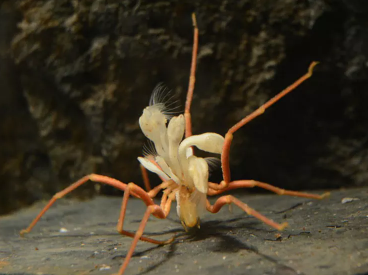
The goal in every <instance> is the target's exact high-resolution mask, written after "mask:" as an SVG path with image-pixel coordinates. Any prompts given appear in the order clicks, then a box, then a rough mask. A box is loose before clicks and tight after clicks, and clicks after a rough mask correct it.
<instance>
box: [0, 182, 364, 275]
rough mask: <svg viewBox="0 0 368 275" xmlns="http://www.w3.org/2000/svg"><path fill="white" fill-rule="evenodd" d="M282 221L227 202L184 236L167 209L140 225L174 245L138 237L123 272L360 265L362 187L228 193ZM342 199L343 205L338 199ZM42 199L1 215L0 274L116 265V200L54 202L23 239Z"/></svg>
mask: <svg viewBox="0 0 368 275" xmlns="http://www.w3.org/2000/svg"><path fill="white" fill-rule="evenodd" d="M237 197H238V198H240V199H241V200H242V201H244V202H246V203H247V204H249V205H250V206H251V207H253V208H254V209H256V210H258V211H260V212H261V213H263V214H264V215H266V216H267V217H269V218H272V219H273V220H275V221H277V222H284V221H287V222H288V223H289V227H288V228H286V229H285V230H284V231H282V232H277V231H275V230H273V229H271V228H270V227H268V226H266V225H265V224H263V223H262V222H261V221H259V220H256V219H255V218H253V217H251V216H247V215H246V214H245V213H242V212H241V211H240V210H239V209H238V208H236V207H233V212H232V213H231V212H229V211H228V209H227V207H225V208H224V209H222V210H221V211H220V212H219V213H218V214H215V215H214V214H205V215H204V217H203V218H202V222H201V228H200V230H199V231H198V232H196V233H195V234H193V235H189V234H186V233H185V232H184V230H183V228H182V226H181V224H180V222H179V221H178V218H177V216H176V213H175V212H176V211H175V209H172V211H171V214H170V216H169V218H168V219H166V220H159V219H156V218H151V219H150V220H149V222H148V224H147V227H146V230H145V232H146V233H147V235H151V236H153V237H154V238H158V239H162V240H164V239H168V238H170V237H172V236H173V235H174V234H176V236H177V239H176V241H174V243H172V244H169V245H166V246H156V245H152V244H148V243H143V242H139V243H138V246H137V248H136V250H135V253H134V255H133V258H132V260H131V262H130V264H129V266H128V269H127V271H126V274H160V275H166V274H167V275H171V274H183V275H184V274H211V275H217V274H218V275H220V274H247V275H256V274H278V275H286V274H288V275H292V274H305V275H311V274H319V275H325V274H326V275H330V274H334V275H353V274H354V275H363V274H367V272H368V189H367V188H358V189H350V190H341V191H333V192H331V197H330V198H329V199H325V200H321V201H317V200H310V199H301V198H294V197H287V196H285V197H281V196H277V195H254V196H246V195H240V196H237ZM342 202H344V203H342ZM44 205H45V202H42V203H41V202H39V203H37V204H35V205H34V206H32V207H30V208H28V209H24V210H21V211H18V212H17V213H15V214H13V215H9V216H3V217H1V218H0V237H1V239H0V274H27V275H33V274H50V275H51V274H52V275H59V274H60V275H62V274H111V273H113V272H117V270H118V269H119V266H120V265H121V263H122V260H123V258H124V257H125V255H126V253H127V250H128V249H129V247H130V244H131V239H130V238H128V237H122V236H120V235H119V234H118V233H117V232H116V230H115V226H116V222H117V217H118V215H119V208H120V205H121V199H119V198H107V197H97V198H95V199H93V200H91V201H88V202H83V203H80V202H76V201H74V200H60V201H58V202H57V204H56V205H55V206H54V207H52V208H51V209H50V210H49V212H47V213H46V214H45V216H44V218H43V219H41V220H40V222H39V223H38V224H37V225H36V227H35V228H34V229H33V231H32V232H30V233H29V234H28V235H26V236H25V237H24V238H21V237H20V236H19V234H18V233H19V230H21V229H23V228H25V227H27V226H28V224H29V223H30V222H31V221H32V220H33V218H34V217H35V216H36V215H37V213H38V212H39V211H40V210H41V209H42V207H43V206H44ZM145 209H146V208H145V205H144V204H143V203H142V202H141V201H139V200H135V199H131V201H129V204H128V212H127V218H126V222H125V224H126V229H127V230H131V231H134V230H136V229H137V227H138V225H139V222H140V219H141V217H142V216H143V213H144V211H145Z"/></svg>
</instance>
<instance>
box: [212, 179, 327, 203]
mask: <svg viewBox="0 0 368 275" xmlns="http://www.w3.org/2000/svg"><path fill="white" fill-rule="evenodd" d="M253 187H260V188H263V189H266V190H269V191H271V192H274V193H276V194H278V195H287V196H295V197H302V198H311V199H323V198H326V197H328V196H329V195H330V192H326V193H324V194H322V195H316V194H310V193H303V192H298V191H291V190H285V189H282V188H278V187H276V186H273V185H271V184H268V183H264V182H260V181H255V180H237V181H232V182H230V183H229V185H228V186H227V187H226V188H222V189H221V188H219V184H217V183H213V182H210V183H209V190H208V193H207V194H208V195H209V196H213V195H218V194H221V193H223V192H225V191H229V190H233V189H238V188H253Z"/></svg>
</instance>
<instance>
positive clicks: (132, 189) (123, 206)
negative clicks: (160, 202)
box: [117, 183, 174, 244]
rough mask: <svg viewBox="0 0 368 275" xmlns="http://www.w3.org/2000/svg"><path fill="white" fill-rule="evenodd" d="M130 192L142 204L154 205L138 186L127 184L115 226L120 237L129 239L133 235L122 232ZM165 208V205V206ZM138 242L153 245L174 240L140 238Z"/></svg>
mask: <svg viewBox="0 0 368 275" xmlns="http://www.w3.org/2000/svg"><path fill="white" fill-rule="evenodd" d="M131 192H135V193H137V194H139V196H140V198H141V199H142V200H143V202H144V203H145V204H146V205H147V206H150V205H155V204H154V202H153V201H152V199H151V197H150V196H149V195H148V194H147V193H146V192H145V191H144V190H143V189H142V188H140V187H139V186H138V185H135V184H134V183H129V184H128V185H127V187H126V189H125V192H124V197H123V201H122V204H121V211H120V216H119V221H118V224H117V230H118V232H119V233H120V234H122V235H125V236H129V237H134V236H135V234H134V233H131V232H129V231H125V230H123V225H124V218H125V213H126V209H127V204H128V199H129V195H130V193H131ZM170 205H171V201H170ZM165 207H167V205H165ZM168 212H169V211H168ZM140 240H142V241H146V242H149V243H154V244H167V243H170V242H172V241H173V240H174V238H171V239H169V240H167V241H158V240H154V239H151V238H147V237H144V236H141V237H140Z"/></svg>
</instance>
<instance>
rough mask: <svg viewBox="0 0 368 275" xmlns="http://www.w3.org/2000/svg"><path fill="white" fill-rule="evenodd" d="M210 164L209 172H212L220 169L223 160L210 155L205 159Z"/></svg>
mask: <svg viewBox="0 0 368 275" xmlns="http://www.w3.org/2000/svg"><path fill="white" fill-rule="evenodd" d="M204 160H205V161H206V162H207V164H208V172H209V173H210V174H211V173H212V172H213V171H215V170H216V169H218V168H219V167H220V165H221V160H220V159H219V158H215V157H209V158H205V159H204Z"/></svg>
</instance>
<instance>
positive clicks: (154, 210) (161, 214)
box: [118, 183, 173, 275]
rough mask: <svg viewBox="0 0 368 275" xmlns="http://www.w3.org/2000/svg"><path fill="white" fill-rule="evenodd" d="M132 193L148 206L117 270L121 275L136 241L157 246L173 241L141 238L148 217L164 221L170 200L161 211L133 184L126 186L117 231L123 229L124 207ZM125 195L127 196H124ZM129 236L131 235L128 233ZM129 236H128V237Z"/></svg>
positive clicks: (169, 206)
mask: <svg viewBox="0 0 368 275" xmlns="http://www.w3.org/2000/svg"><path fill="white" fill-rule="evenodd" d="M132 191H134V192H135V193H137V194H139V196H140V197H141V198H142V200H143V201H144V202H145V204H146V205H147V206H148V207H147V210H146V212H145V214H144V216H143V219H142V221H141V223H140V225H139V228H138V231H137V232H136V233H135V235H134V238H133V242H132V244H131V246H130V248H129V251H128V253H127V255H126V257H125V259H124V262H123V264H122V266H121V267H120V269H119V272H118V274H119V275H122V274H123V273H124V271H125V269H126V267H127V266H128V264H129V261H130V259H131V257H132V255H133V252H134V249H135V247H136V246H137V243H138V240H140V239H141V240H144V241H148V240H150V242H152V241H153V243H157V244H166V243H169V242H171V241H172V240H173V238H172V239H170V240H169V241H166V242H160V241H156V240H152V239H148V238H145V237H142V235H143V231H144V228H145V227H146V224H147V221H148V218H149V217H150V215H151V214H152V215H154V216H155V217H157V218H159V219H165V218H166V217H167V215H168V214H169V212H170V208H171V202H172V200H171V199H170V198H169V199H168V200H167V202H166V204H165V206H164V208H163V209H162V208H161V207H160V206H158V205H155V204H154V203H153V201H152V199H151V198H150V197H149V196H148V195H147V193H146V192H144V190H143V189H142V188H140V187H139V186H137V185H135V184H134V183H129V184H128V188H127V189H126V191H125V193H124V198H123V204H122V211H121V215H120V219H119V223H118V230H119V229H120V227H121V229H122V227H123V219H124V216H125V211H126V205H127V202H128V197H129V192H132ZM126 194H127V195H126ZM129 234H131V233H130V232H129ZM128 236H130V235H128Z"/></svg>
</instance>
